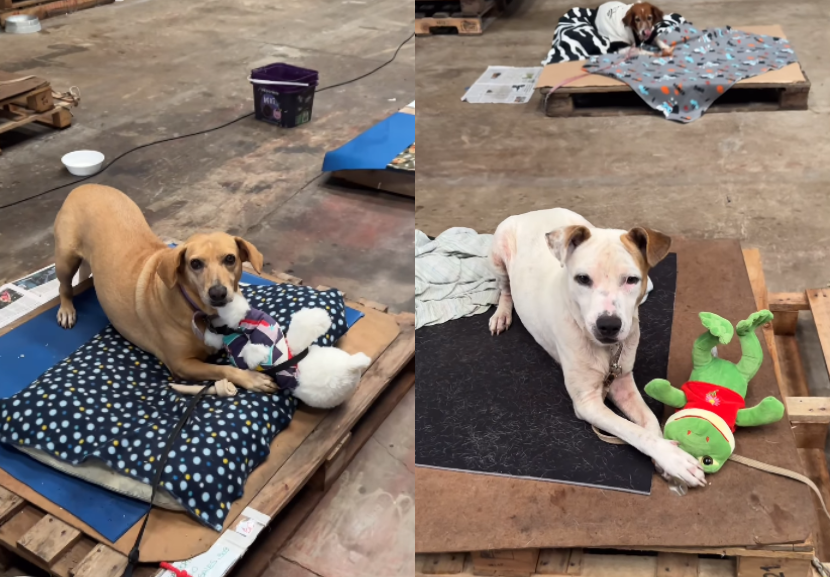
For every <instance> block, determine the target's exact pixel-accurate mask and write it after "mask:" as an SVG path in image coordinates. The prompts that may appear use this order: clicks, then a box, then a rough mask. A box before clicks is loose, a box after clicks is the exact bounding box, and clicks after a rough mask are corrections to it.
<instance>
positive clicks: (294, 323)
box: [288, 308, 331, 354]
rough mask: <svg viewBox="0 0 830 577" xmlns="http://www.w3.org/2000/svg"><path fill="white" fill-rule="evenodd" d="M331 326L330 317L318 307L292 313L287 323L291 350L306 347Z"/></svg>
mask: <svg viewBox="0 0 830 577" xmlns="http://www.w3.org/2000/svg"><path fill="white" fill-rule="evenodd" d="M330 327H331V317H330V316H329V314H328V313H327V312H326V311H325V310H323V309H320V308H316V309H302V310H299V311H297V312H296V313H294V316H292V317H291V323H290V324H289V325H288V336H289V337H290V339H289V341H288V342H289V344H290V345H291V350H292V351H294V353H295V354H296V353H299V352H302V351H304V350H305V349H307V348H308V347H309V346H310V345H311V344H312V343H313V342H314V341H316V340H317V339H319V338H320V337H321V336H323V335H324V334H326V331H327V330H329V328H330Z"/></svg>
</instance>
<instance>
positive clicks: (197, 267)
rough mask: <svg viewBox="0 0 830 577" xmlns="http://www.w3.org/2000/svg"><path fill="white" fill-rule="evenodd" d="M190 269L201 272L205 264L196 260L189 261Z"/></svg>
mask: <svg viewBox="0 0 830 577" xmlns="http://www.w3.org/2000/svg"><path fill="white" fill-rule="evenodd" d="M190 268H192V269H193V270H202V269H203V268H205V263H203V262H202V261H200V260H199V259H198V258H194V259H193V260H192V261H190Z"/></svg>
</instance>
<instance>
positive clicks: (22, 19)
mask: <svg viewBox="0 0 830 577" xmlns="http://www.w3.org/2000/svg"><path fill="white" fill-rule="evenodd" d="M6 32H7V33H8V34H31V33H33V32H40V19H38V17H37V16H30V15H27V14H20V15H16V16H9V17H8V18H6Z"/></svg>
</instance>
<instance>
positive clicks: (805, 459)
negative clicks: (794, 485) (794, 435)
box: [798, 446, 830, 559]
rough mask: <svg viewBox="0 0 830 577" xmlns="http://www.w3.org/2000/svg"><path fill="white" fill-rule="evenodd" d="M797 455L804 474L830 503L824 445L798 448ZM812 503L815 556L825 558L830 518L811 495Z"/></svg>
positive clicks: (829, 476) (829, 475) (829, 546)
mask: <svg viewBox="0 0 830 577" xmlns="http://www.w3.org/2000/svg"><path fill="white" fill-rule="evenodd" d="M798 456H799V457H800V458H801V464H802V465H803V467H804V474H805V475H807V477H809V478H810V480H811V481H813V483H815V484H816V486H817V487H818V489H819V491H820V492H821V495H822V497H823V498H824V502H825V503H830V473H828V470H827V458H826V457H825V455H824V446H821V447H820V448H816V449H799V450H798ZM812 498H813V504H814V505H815V508H816V515H817V516H818V534H817V536H816V556H818V558H819V559H827V558H828V557H827V556H828V555H830V519H828V518H827V515H825V514H824V510H823V509H822V508H821V502H820V501H819V500H818V498H817V497H816V496H815V495H813V496H812Z"/></svg>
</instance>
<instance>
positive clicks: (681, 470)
mask: <svg viewBox="0 0 830 577" xmlns="http://www.w3.org/2000/svg"><path fill="white" fill-rule="evenodd" d="M660 442H661V445H660V448H659V450H658V451H657V452H656V453H655V455H654V465H655V466H656V467H657V471H658V472H659V473H660V476H662V477H663V478H664V479H666V480H667V481H672V480H679V481H681V482H683V483H684V484H685V485H686V486H688V487H703V486H705V485H706V476H705V474H704V473H703V467H702V466H701V465H700V462H699V461H698V460H697V459H695V458H694V457H693V456H691V455H690V454H689V453H687V452H686V451H684V450H683V449H681V448H680V447H678V446H677V444H676V443H675V442H674V441H667V440H665V439H662V440H661V441H660Z"/></svg>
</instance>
